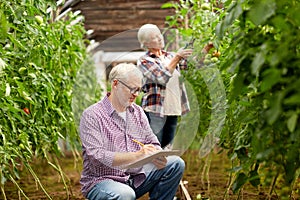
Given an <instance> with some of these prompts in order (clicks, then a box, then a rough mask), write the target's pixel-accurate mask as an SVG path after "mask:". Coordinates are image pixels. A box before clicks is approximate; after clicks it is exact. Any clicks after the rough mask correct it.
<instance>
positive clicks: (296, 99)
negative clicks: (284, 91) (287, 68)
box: [284, 93, 300, 105]
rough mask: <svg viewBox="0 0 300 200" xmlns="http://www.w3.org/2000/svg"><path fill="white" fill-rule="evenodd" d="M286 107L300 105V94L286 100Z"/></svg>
mask: <svg viewBox="0 0 300 200" xmlns="http://www.w3.org/2000/svg"><path fill="white" fill-rule="evenodd" d="M284 104H286V105H299V104H300V93H297V94H294V95H292V96H290V97H288V98H286V99H285V100H284Z"/></svg>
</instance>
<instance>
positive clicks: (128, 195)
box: [118, 188, 136, 200]
mask: <svg viewBox="0 0 300 200" xmlns="http://www.w3.org/2000/svg"><path fill="white" fill-rule="evenodd" d="M118 199H120V200H123V199H128V200H135V199H136V196H135V192H134V190H133V189H132V188H127V189H124V188H122V189H120V191H119V198H118Z"/></svg>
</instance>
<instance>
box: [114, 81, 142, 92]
mask: <svg viewBox="0 0 300 200" xmlns="http://www.w3.org/2000/svg"><path fill="white" fill-rule="evenodd" d="M117 80H118V81H119V82H120V83H122V84H123V85H124V86H125V87H127V88H128V89H129V90H130V93H131V94H136V93H140V92H141V91H142V89H141V88H140V87H130V86H128V85H127V84H126V83H124V82H123V81H121V80H119V79H117Z"/></svg>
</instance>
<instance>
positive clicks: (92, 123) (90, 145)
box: [80, 111, 114, 167]
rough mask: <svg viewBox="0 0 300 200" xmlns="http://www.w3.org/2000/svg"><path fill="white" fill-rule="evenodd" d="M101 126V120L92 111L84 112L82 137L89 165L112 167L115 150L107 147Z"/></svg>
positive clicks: (81, 126) (81, 128)
mask: <svg viewBox="0 0 300 200" xmlns="http://www.w3.org/2000/svg"><path fill="white" fill-rule="evenodd" d="M100 126H101V121H100V122H99V120H97V119H96V118H95V117H94V116H93V115H92V114H91V113H89V112H87V111H85V112H84V113H83V115H82V117H81V120H80V138H81V142H82V147H83V151H84V153H85V154H86V156H87V158H88V160H89V161H90V162H89V165H92V166H94V167H97V166H98V167H99V166H101V165H105V166H109V167H111V166H112V162H113V158H114V152H112V151H109V150H108V149H107V147H106V145H105V142H104V139H103V137H102V133H101V128H100Z"/></svg>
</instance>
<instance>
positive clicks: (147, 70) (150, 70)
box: [137, 56, 172, 85]
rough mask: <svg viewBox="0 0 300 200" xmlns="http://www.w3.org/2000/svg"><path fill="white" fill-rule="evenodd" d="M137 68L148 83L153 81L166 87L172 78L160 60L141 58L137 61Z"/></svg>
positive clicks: (148, 57) (147, 57)
mask: <svg viewBox="0 0 300 200" xmlns="http://www.w3.org/2000/svg"><path fill="white" fill-rule="evenodd" d="M137 66H138V67H139V69H140V70H141V71H142V73H143V74H144V76H145V77H146V78H147V79H148V81H152V82H153V83H158V84H161V85H166V84H167V82H168V81H169V79H170V78H171V77H172V74H171V73H170V71H169V70H168V69H167V68H165V67H164V66H163V64H162V63H161V62H159V61H158V59H154V58H151V57H150V56H143V57H141V58H140V59H139V60H138V61H137Z"/></svg>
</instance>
